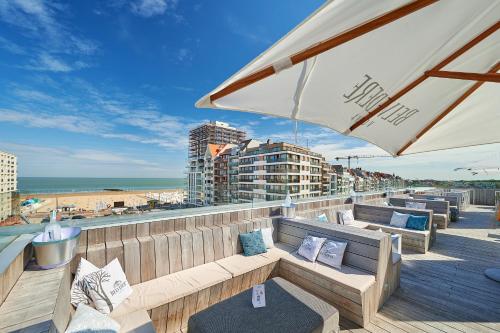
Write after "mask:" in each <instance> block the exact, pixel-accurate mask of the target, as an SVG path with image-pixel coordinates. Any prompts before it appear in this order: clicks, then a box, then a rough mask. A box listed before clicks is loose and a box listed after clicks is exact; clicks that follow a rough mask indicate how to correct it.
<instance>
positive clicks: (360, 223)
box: [352, 204, 436, 253]
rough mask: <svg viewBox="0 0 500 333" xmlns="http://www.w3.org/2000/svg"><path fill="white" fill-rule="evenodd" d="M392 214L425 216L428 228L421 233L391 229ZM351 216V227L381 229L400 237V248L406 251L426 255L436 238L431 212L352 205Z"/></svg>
mask: <svg viewBox="0 0 500 333" xmlns="http://www.w3.org/2000/svg"><path fill="white" fill-rule="evenodd" d="M393 212H398V213H402V214H411V215H416V216H425V217H427V219H428V228H427V230H423V231H421V230H413V229H406V228H397V227H393V226H391V225H390V222H391V218H392V214H393ZM353 215H354V218H355V221H354V223H353V224H352V226H355V227H357V228H362V229H371V230H378V229H382V231H384V232H388V233H395V234H399V235H401V242H402V246H403V249H406V250H412V251H416V252H419V253H426V252H427V251H428V250H429V248H430V247H431V245H432V242H433V240H434V239H435V237H436V233H435V228H433V221H434V220H433V217H434V214H433V212H432V210H428V209H410V208H404V207H394V206H374V205H364V204H354V208H353Z"/></svg>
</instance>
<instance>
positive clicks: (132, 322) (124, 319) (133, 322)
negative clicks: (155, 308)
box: [114, 310, 152, 333]
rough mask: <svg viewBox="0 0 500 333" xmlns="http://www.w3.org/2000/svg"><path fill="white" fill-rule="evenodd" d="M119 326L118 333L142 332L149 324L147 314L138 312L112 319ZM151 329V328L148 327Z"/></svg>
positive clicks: (149, 320) (144, 311)
mask: <svg viewBox="0 0 500 333" xmlns="http://www.w3.org/2000/svg"><path fill="white" fill-rule="evenodd" d="M114 320H116V321H117V322H118V324H120V333H128V332H143V331H147V327H148V326H149V324H150V323H151V319H150V318H149V315H148V312H147V311H146V310H139V311H135V312H132V313H127V314H126V315H123V316H120V317H118V318H114ZM150 327H151V328H152V326H150Z"/></svg>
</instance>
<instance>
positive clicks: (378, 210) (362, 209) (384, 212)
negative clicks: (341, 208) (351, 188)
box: [353, 204, 433, 231]
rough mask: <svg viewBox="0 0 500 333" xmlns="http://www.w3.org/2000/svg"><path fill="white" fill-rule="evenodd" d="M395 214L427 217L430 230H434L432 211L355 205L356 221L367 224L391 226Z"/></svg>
mask: <svg viewBox="0 0 500 333" xmlns="http://www.w3.org/2000/svg"><path fill="white" fill-rule="evenodd" d="M393 212H398V213H402V214H411V215H416V216H426V217H427V219H428V220H429V223H428V230H429V231H430V230H431V229H432V214H433V212H432V210H429V209H412V208H404V207H394V206H374V205H363V204H354V208H353V214H354V219H356V220H359V221H365V222H376V223H383V224H389V223H390V222H391V218H392V214H393Z"/></svg>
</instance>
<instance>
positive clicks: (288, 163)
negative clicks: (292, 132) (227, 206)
mask: <svg viewBox="0 0 500 333" xmlns="http://www.w3.org/2000/svg"><path fill="white" fill-rule="evenodd" d="M322 161H323V157H322V156H321V155H320V154H317V153H313V152H312V151H310V150H309V149H306V148H303V147H299V146H296V145H292V144H289V143H285V142H279V143H271V142H269V141H268V142H267V143H264V144H261V145H259V146H258V147H256V148H250V149H247V151H246V152H245V153H243V154H241V156H240V158H239V170H238V173H239V174H238V176H239V187H238V196H239V201H240V202H251V201H269V200H283V199H284V198H285V197H286V195H287V193H289V194H290V196H291V197H292V198H309V197H319V196H321V195H322V191H323V183H322Z"/></svg>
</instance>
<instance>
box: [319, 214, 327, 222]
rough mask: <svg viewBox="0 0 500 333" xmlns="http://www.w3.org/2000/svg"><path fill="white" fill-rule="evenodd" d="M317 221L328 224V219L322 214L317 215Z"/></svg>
mask: <svg viewBox="0 0 500 333" xmlns="http://www.w3.org/2000/svg"><path fill="white" fill-rule="evenodd" d="M317 219H318V221H319V222H324V223H328V217H327V216H326V214H324V213H323V214H321V215H318V217H317Z"/></svg>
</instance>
